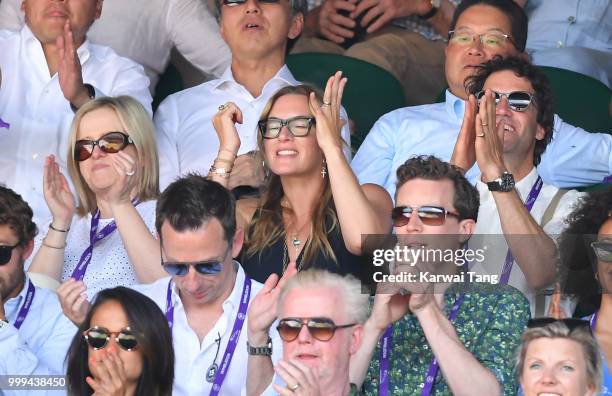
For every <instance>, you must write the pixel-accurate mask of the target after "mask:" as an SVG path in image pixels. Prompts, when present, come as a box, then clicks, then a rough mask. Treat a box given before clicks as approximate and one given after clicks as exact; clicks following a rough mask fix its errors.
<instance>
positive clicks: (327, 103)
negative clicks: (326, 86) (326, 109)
mask: <svg viewBox="0 0 612 396" xmlns="http://www.w3.org/2000/svg"><path fill="white" fill-rule="evenodd" d="M323 106H331V102H326V101H323Z"/></svg>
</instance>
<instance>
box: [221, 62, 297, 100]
mask: <svg viewBox="0 0 612 396" xmlns="http://www.w3.org/2000/svg"><path fill="white" fill-rule="evenodd" d="M279 83H280V86H286V85H298V84H299V81H297V80H296V79H295V77H293V74H291V71H290V70H289V68H288V67H287V65H283V67H281V68H280V69H279V70H278V72H276V74H275V75H274V77H272V78H271V79H270V80H269V81H268V82H266V84H265V85H264V87H263V89H262V90H261V92H262V93H263V92H265V91H266V88H268V86H270V85H277V84H279ZM228 84H236V85H239V86H241V87H243V88H244V86H243V85H241V84H239V83H238V82H236V80H235V79H234V74H233V73H232V66H231V65H230V66H228V67H227V69H225V71H224V72H223V74H222V75H221V77H219V78H218V79H217V80H215V81H214V83H213V86H212V88H213V90H217V89H223V88H224V86H227V85H228ZM245 89H246V88H245Z"/></svg>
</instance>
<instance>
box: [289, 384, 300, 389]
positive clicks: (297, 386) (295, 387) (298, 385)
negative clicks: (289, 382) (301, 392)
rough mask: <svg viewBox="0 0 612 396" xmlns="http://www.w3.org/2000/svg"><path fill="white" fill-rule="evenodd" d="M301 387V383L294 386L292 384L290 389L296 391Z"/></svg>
mask: <svg viewBox="0 0 612 396" xmlns="http://www.w3.org/2000/svg"><path fill="white" fill-rule="evenodd" d="M299 387H300V384H295V385H293V386H290V387H289V389H290V390H292V391H295V390H296V389H297V388H299Z"/></svg>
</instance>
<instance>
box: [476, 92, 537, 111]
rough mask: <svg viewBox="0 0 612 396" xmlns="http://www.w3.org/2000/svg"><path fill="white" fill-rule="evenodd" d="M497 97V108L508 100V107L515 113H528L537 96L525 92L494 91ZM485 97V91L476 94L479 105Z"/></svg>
mask: <svg viewBox="0 0 612 396" xmlns="http://www.w3.org/2000/svg"><path fill="white" fill-rule="evenodd" d="M493 94H494V96H495V105H496V106H497V105H498V104H499V102H500V101H501V99H502V98H504V97H505V98H507V99H508V107H510V109H512V110H514V111H518V112H523V111H527V109H528V108H529V105H530V104H532V103H535V102H534V100H535V96H534V95H533V94H531V93H529V92H524V91H514V92H508V93H505V92H497V91H493ZM483 96H485V91H478V92H476V99H477V100H478V105H480V100H481V99H482V97H483Z"/></svg>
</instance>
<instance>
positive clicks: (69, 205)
mask: <svg viewBox="0 0 612 396" xmlns="http://www.w3.org/2000/svg"><path fill="white" fill-rule="evenodd" d="M69 142H70V146H69V148H68V157H67V164H68V172H69V173H70V177H71V179H72V182H73V184H74V186H75V189H76V192H77V195H78V198H79V205H78V207H76V210H75V202H74V198H73V195H72V192H71V190H70V187H69V185H68V182H67V180H66V178H65V177H64V175H63V174H62V173H61V171H60V168H59V165H58V163H57V162H56V161H55V158H53V156H50V157H49V158H47V161H46V163H45V173H44V193H45V200H46V201H47V205H48V206H49V209H50V211H51V213H52V216H53V219H52V221H51V222H50V223H49V230H48V232H47V233H46V235H44V238H42V237H41V239H39V240H38V241H37V242H38V244H39V249H38V253H37V254H36V257H35V258H34V260H33V262H32V265H31V266H30V267H29V271H31V272H40V273H43V274H45V275H48V276H50V277H52V278H55V279H58V280H61V281H62V282H65V283H64V284H63V285H62V286H60V288H59V289H58V294H59V295H60V299H61V300H62V306H63V308H64V311H65V312H66V314H67V315H68V316H69V317H70V318H71V319H73V321H75V323H78V322H79V320H75V319H76V317H77V316H78V317H80V319H82V317H83V316H84V314H85V312H86V309H87V305H88V304H87V300H86V299H85V297H84V296H83V294H84V292H85V291H87V296H88V297H89V298H90V299H91V298H92V297H93V295H94V294H95V293H96V292H97V291H99V290H101V289H104V288H108V287H115V286H118V285H123V286H128V285H131V284H134V283H148V282H152V281H154V280H156V279H159V278H162V277H164V276H165V273H164V271H163V269H162V268H161V266H160V265H159V255H158V252H159V242H158V241H157V240H156V239H155V237H154V235H155V206H156V201H155V199H156V198H157V195H158V193H159V189H158V164H157V151H156V147H155V139H154V127H153V123H152V122H151V119H150V116H149V115H148V113H147V112H146V110H145V109H144V108H143V107H142V105H140V104H139V103H138V102H137V101H136V100H134V99H132V98H130V97H127V96H121V97H116V98H112V97H103V98H98V99H95V100H92V101H91V102H88V103H87V104H85V105H84V106H82V107H81V108H80V109H79V111H78V112H77V113H76V115H75V117H74V120H73V122H72V126H71V129H70V136H69ZM75 211H76V216H75V215H74V214H75ZM85 285H86V286H85Z"/></svg>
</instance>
